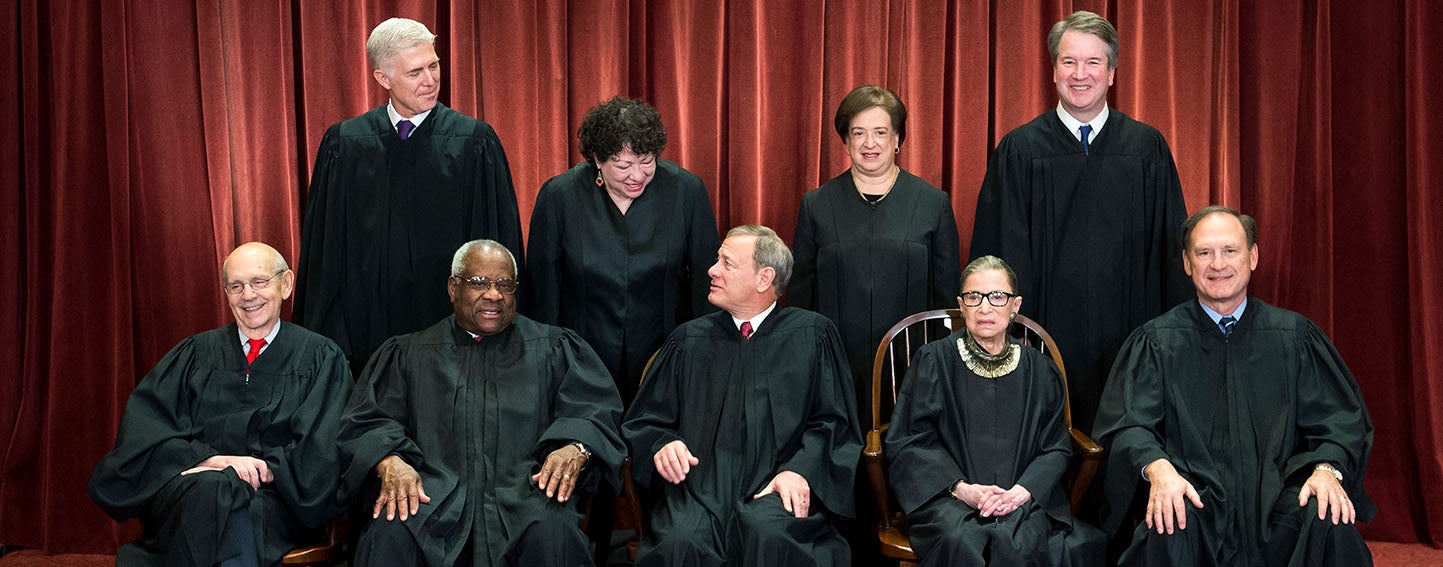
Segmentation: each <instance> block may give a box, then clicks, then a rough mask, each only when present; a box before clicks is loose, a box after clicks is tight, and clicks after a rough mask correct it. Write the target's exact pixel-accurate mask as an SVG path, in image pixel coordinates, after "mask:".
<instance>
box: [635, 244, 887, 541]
mask: <svg viewBox="0 0 1443 567" xmlns="http://www.w3.org/2000/svg"><path fill="white" fill-rule="evenodd" d="M791 272H792V253H791V251H790V250H788V249H787V245H786V244H785V243H783V242H782V240H781V239H780V238H778V237H777V234H776V232H773V231H772V229H770V228H766V227H762V226H753V225H743V226H739V227H736V228H733V229H731V231H729V232H727V236H726V240H725V241H723V242H722V245H721V250H719V251H718V253H717V261H716V264H715V265H713V266H712V267H711V269H710V270H707V275H708V276H709V277H710V278H711V293H710V295H708V296H707V300H708V301H710V302H711V303H712V305H716V306H717V307H719V308H721V309H722V310H721V311H718V312H716V313H712V314H710V315H705V316H702V317H699V318H696V319H693V320H691V321H690V322H687V323H685V324H682V325H681V326H679V327H677V328H676V330H674V331H673V332H672V333H671V335H670V336H669V337H668V338H667V340H666V342H665V343H663V344H662V347H661V350H660V351H659V352H658V353H657V355H656V361H655V362H654V363H653V365H652V367H651V370H650V371H649V372H648V373H647V375H646V376H645V377H644V381H643V382H642V384H641V388H640V390H639V391H638V392H637V396H636V400H635V401H634V402H633V403H632V406H631V409H630V410H628V412H627V414H626V420H625V421H624V422H623V424H622V428H621V429H622V435H623V436H624V437H625V438H626V441H627V444H628V445H629V447H630V449H631V455H632V474H633V476H634V478H635V480H636V482H637V484H639V485H640V486H641V487H642V489H643V490H645V491H646V494H645V495H644V496H643V500H644V501H645V502H649V503H651V506H650V508H651V517H650V523H651V526H650V527H651V529H650V531H649V532H647V538H646V539H645V540H644V541H642V542H641V548H640V549H639V551H638V552H637V556H636V564H637V565H638V566H650V565H655V566H671V565H691V566H699V565H718V566H720V565H851V552H850V548H849V547H848V546H847V542H846V540H844V539H842V537H841V535H839V534H838V533H837V530H836V528H835V527H834V526H833V525H832V521H833V520H834V519H836V518H849V517H851V516H852V514H853V501H852V482H853V480H854V477H855V476H856V467H857V461H858V459H859V458H860V457H861V452H862V438H861V433H860V432H859V430H858V427H857V415H856V412H857V405H856V402H855V401H854V400H853V397H854V394H853V392H854V390H853V388H852V378H851V376H852V374H851V372H850V370H849V369H848V366H847V355H846V352H845V351H844V350H843V349H842V343H841V338H840V336H839V335H838V334H837V329H836V327H835V326H833V325H832V322H831V321H830V320H829V319H827V318H826V317H823V316H821V315H819V314H817V313H813V312H811V311H806V310H803V309H797V308H794V307H785V308H783V307H778V306H777V298H778V297H779V296H781V293H782V290H784V289H786V287H787V279H788V278H789V277H790V275H791Z"/></svg>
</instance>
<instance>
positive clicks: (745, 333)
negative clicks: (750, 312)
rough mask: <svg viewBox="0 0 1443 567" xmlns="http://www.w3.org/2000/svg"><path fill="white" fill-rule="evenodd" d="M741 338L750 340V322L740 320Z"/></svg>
mask: <svg viewBox="0 0 1443 567" xmlns="http://www.w3.org/2000/svg"><path fill="white" fill-rule="evenodd" d="M742 338H744V339H746V340H752V322H751V321H742Z"/></svg>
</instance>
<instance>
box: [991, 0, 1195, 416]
mask: <svg viewBox="0 0 1443 567" xmlns="http://www.w3.org/2000/svg"><path fill="white" fill-rule="evenodd" d="M1047 47H1048V50H1049V51H1050V52H1051V54H1052V82H1053V83H1055V84H1056V86H1057V95H1058V104H1057V108H1054V109H1050V110H1047V111H1046V112H1043V113H1042V114H1041V115H1039V116H1038V117H1037V118H1035V119H1033V120H1032V121H1031V122H1028V123H1027V124H1023V125H1022V126H1019V127H1018V128H1017V129H1016V130H1013V131H1012V132H1010V133H1008V134H1007V135H1006V136H1005V137H1003V138H1002V141H1001V142H999V143H998V144H997V149H996V151H994V152H993V153H992V161H991V162H990V163H989V164H988V166H987V176H986V177H985V178H984V179H983V181H982V192H981V193H980V194H979V195H978V196H977V219H976V221H975V223H974V225H973V229H972V249H971V256H972V257H973V258H979V257H982V256H986V255H989V254H990V255H993V256H997V257H999V258H1004V259H1006V260H1007V262H1008V263H1009V264H1011V265H1012V267H1013V268H1014V269H1015V270H1017V273H1018V274H1021V275H1022V279H1021V281H1019V282H1018V284H1019V285H1018V290H1017V292H1018V293H1019V294H1021V295H1023V296H1024V297H1027V298H1028V299H1027V304H1026V306H1024V307H1023V314H1024V315H1027V316H1029V317H1031V318H1033V319H1035V320H1037V322H1039V323H1041V324H1042V325H1043V326H1044V327H1047V330H1048V331H1049V332H1050V333H1051V334H1052V336H1053V337H1055V338H1056V339H1057V344H1058V350H1060V351H1061V352H1062V356H1063V362H1065V363H1066V367H1067V368H1066V371H1067V381H1068V385H1069V389H1070V390H1071V394H1072V397H1071V398H1072V402H1071V403H1072V419H1073V425H1075V426H1076V427H1077V428H1079V429H1081V430H1083V431H1090V430H1091V429H1092V422H1093V416H1094V415H1095V414H1096V412H1097V404H1098V401H1099V399H1100V395H1101V394H1102V386H1103V383H1104V382H1105V381H1106V378H1107V371H1108V369H1109V368H1111V366H1112V359H1113V356H1114V355H1116V353H1117V349H1118V347H1119V346H1121V345H1122V341H1123V339H1126V338H1127V334H1128V333H1130V332H1132V330H1133V329H1134V328H1136V327H1137V326H1138V325H1141V324H1142V323H1143V322H1145V321H1147V320H1148V319H1151V318H1153V317H1156V316H1157V315H1158V314H1160V313H1162V312H1163V311H1165V310H1167V308H1169V307H1172V306H1173V305H1176V304H1178V303H1179V302H1181V301H1183V300H1184V299H1186V298H1187V295H1188V291H1189V286H1188V283H1187V278H1185V277H1183V275H1182V268H1181V267H1179V266H1178V258H1177V254H1176V253H1175V251H1176V250H1177V249H1178V246H1177V237H1176V235H1175V232H1176V229H1177V225H1178V223H1180V222H1182V219H1183V217H1184V216H1187V206H1186V205H1185V204H1184V203H1183V198H1182V185H1181V183H1180V182H1179V181H1178V175H1177V166H1176V165H1174V164H1173V160H1172V151H1171V150H1169V149H1168V145H1167V140H1165V139H1163V136H1162V133H1160V132H1158V131H1157V129H1155V128H1153V127H1151V126H1148V125H1147V124H1143V123H1141V122H1138V121H1136V120H1133V119H1132V117H1130V116H1128V115H1126V114H1123V113H1122V112H1120V111H1118V110H1117V109H1113V108H1109V107H1108V104H1107V91H1108V87H1111V86H1112V81H1113V78H1114V75H1115V74H1116V73H1117V66H1118V48H1119V46H1118V38H1117V30H1116V29H1115V28H1113V27H1112V24H1111V23H1109V22H1108V21H1107V20H1106V19H1104V18H1103V17H1102V16H1099V15H1097V14H1094V13H1092V12H1086V11H1079V12H1073V13H1072V14H1070V15H1068V16H1067V18H1065V19H1063V20H1062V21H1060V22H1057V24H1056V25H1054V26H1053V27H1052V32H1051V33H1049V34H1048V36H1047Z"/></svg>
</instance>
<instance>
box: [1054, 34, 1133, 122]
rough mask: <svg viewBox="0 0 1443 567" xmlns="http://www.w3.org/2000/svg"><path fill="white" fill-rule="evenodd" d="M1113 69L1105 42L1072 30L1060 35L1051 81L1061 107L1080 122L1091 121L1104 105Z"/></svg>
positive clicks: (1113, 73)
mask: <svg viewBox="0 0 1443 567" xmlns="http://www.w3.org/2000/svg"><path fill="white" fill-rule="evenodd" d="M1116 72H1117V69H1115V68H1112V67H1110V66H1109V64H1108V60H1107V43H1106V42H1104V41H1102V38H1099V37H1097V36H1095V35H1092V34H1090V33H1086V32H1080V31H1076V30H1068V31H1066V32H1064V33H1063V34H1062V40H1061V41H1060V42H1058V44H1057V60H1056V61H1054V62H1053V63H1052V82H1053V83H1054V84H1056V85H1057V96H1058V98H1059V99H1060V100H1061V101H1062V108H1063V110H1066V111H1067V113H1068V114H1071V115H1072V117H1073V118H1076V119H1078V120H1079V121H1081V122H1091V121H1092V119H1093V118H1096V117H1097V114H1098V113H1099V112H1102V108H1103V107H1104V106H1106V105H1107V88H1108V87H1110V86H1112V79H1113V76H1114V75H1115V74H1116Z"/></svg>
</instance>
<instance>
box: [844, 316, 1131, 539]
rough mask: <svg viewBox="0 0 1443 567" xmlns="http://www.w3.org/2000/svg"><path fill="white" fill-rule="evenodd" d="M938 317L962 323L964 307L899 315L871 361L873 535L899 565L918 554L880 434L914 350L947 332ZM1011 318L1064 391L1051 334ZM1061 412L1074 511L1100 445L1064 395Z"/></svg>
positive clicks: (865, 459)
mask: <svg viewBox="0 0 1443 567" xmlns="http://www.w3.org/2000/svg"><path fill="white" fill-rule="evenodd" d="M939 323H945V324H947V325H948V326H949V327H950V328H951V329H960V328H962V327H963V325H964V323H963V317H962V311H961V310H959V309H935V310H932V311H923V312H921V313H917V314H915V315H911V316H909V317H907V318H905V319H902V320H901V321H900V322H898V323H897V324H896V325H893V326H892V328H891V329H890V330H888V331H887V334H886V335H885V336H883V337H882V342H881V344H879V345H878V346H877V356H876V357H875V358H874V359H873V364H872V423H874V424H876V426H875V428H874V429H872V430H871V431H868V432H867V440H866V441H867V444H866V448H865V449H864V450H863V452H862V463H863V466H865V467H866V469H867V476H868V478H869V480H870V481H871V483H872V492H873V493H874V494H875V495H876V497H877V510H878V511H879V515H880V517H881V519H880V520H879V521H878V525H877V541H878V543H879V544H880V545H881V550H882V556H883V557H887V558H889V559H895V560H897V561H898V562H899V564H900V565H915V564H916V563H915V562H916V561H917V555H916V554H915V553H913V552H912V542H911V540H909V539H908V537H907V519H906V517H904V516H903V515H902V512H901V511H900V510H899V509H898V507H897V505H896V503H895V500H894V498H893V497H892V490H891V486H890V485H888V484H887V459H886V455H884V454H883V453H882V435H883V434H884V432H886V431H887V422H886V421H885V420H884V418H888V417H890V416H891V412H890V409H891V406H892V405H894V404H895V403H896V399H897V386H898V384H900V383H901V380H902V378H903V377H905V376H906V374H907V366H908V364H909V363H910V362H911V360H912V355H913V354H914V353H916V352H917V349H918V348H921V347H922V345H924V344H927V343H928V342H931V341H933V340H937V339H941V338H943V337H946V336H947V333H950V331H947V332H945V333H944V332H942V331H943V330H945V329H939ZM1014 323H1015V325H1013V326H1012V329H1011V330H1012V334H1013V336H1015V337H1017V339H1018V342H1020V343H1022V344H1023V345H1025V346H1031V347H1035V348H1037V349H1039V350H1041V351H1042V352H1043V354H1047V355H1049V356H1051V357H1052V362H1053V363H1054V364H1056V365H1057V370H1058V371H1059V372H1060V373H1061V374H1062V382H1063V386H1064V390H1063V391H1064V393H1065V392H1066V388H1065V387H1066V385H1067V369H1066V368H1065V367H1064V366H1063V364H1062V354H1061V353H1060V352H1058V350H1057V343H1056V342H1054V341H1053V340H1052V336H1051V335H1049V334H1047V331H1046V330H1043V328H1042V326H1041V325H1038V324H1037V322H1036V321H1033V320H1032V319H1029V318H1027V317H1025V316H1022V315H1018V316H1017V320H1016V321H1014ZM884 395H885V396H886V397H885V398H884V397H883V396H884ZM884 399H885V401H886V402H887V407H888V412H887V414H886V415H883V413H882V407H883V401H884ZM1063 418H1064V420H1065V422H1066V423H1067V431H1068V433H1070V434H1071V435H1072V451H1073V464H1072V465H1071V466H1070V467H1069V468H1068V474H1067V475H1066V477H1065V478H1064V479H1063V482H1070V485H1069V492H1068V500H1069V501H1070V503H1071V505H1072V512H1073V513H1074V514H1076V513H1077V510H1078V507H1079V506H1080V505H1081V504H1082V496H1083V494H1084V493H1086V492H1087V487H1088V486H1089V485H1091V484H1092V477H1093V476H1094V475H1096V473H1097V467H1098V464H1099V462H1100V460H1101V458H1102V447H1101V446H1099V445H1098V444H1097V443H1096V442H1094V441H1093V440H1092V439H1091V438H1089V437H1088V436H1087V434H1085V433H1083V432H1081V431H1078V430H1076V429H1073V428H1072V405H1071V402H1070V401H1068V400H1064V403H1063Z"/></svg>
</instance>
